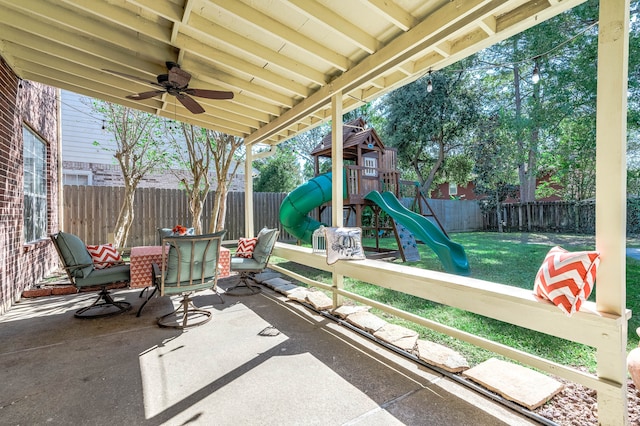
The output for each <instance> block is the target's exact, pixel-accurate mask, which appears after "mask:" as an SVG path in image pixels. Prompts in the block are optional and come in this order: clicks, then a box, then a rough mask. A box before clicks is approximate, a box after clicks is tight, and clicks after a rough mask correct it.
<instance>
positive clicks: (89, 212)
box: [63, 185, 293, 247]
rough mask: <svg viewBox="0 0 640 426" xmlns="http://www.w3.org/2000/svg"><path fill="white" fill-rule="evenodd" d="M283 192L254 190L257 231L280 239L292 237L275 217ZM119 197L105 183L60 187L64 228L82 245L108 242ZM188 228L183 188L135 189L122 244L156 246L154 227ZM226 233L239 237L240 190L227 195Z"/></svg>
mask: <svg viewBox="0 0 640 426" xmlns="http://www.w3.org/2000/svg"><path fill="white" fill-rule="evenodd" d="M286 195H287V194H285V193H255V194H254V198H253V205H254V218H253V220H254V224H255V228H256V232H257V231H258V230H259V229H260V228H261V227H263V226H268V227H270V228H273V227H277V228H278V229H280V240H282V241H286V240H291V239H293V237H292V236H291V235H289V234H288V233H287V232H285V231H284V229H282V225H280V220H279V217H278V214H279V211H280V204H281V203H282V200H283V199H284V197H286ZM123 198H124V188H119V187H107V186H76V185H65V187H64V211H63V214H64V231H66V232H70V233H73V234H76V235H78V236H79V237H80V238H81V239H82V240H83V241H85V242H86V243H87V244H99V243H105V242H107V241H110V234H112V233H113V229H114V227H115V224H116V220H117V219H118V214H119V211H120V206H122V200H123ZM213 199H214V194H213V193H210V194H209V196H208V197H207V200H206V202H205V205H204V209H203V214H202V222H203V227H202V229H203V230H205V231H206V230H207V229H209V223H210V217H211V211H212V209H213ZM178 224H180V225H184V226H187V227H189V226H191V213H190V212H189V204H188V198H187V195H186V192H185V191H184V190H181V189H158V188H138V189H137V190H136V194H135V199H134V220H133V224H132V225H131V230H130V232H129V239H128V240H127V243H126V246H128V247H134V246H143V245H156V244H158V243H159V242H160V240H159V237H158V232H157V228H173V227H174V226H175V225H178ZM225 229H226V230H227V233H226V235H225V240H236V239H238V238H240V237H243V236H244V192H229V194H228V195H227V216H226V221H225Z"/></svg>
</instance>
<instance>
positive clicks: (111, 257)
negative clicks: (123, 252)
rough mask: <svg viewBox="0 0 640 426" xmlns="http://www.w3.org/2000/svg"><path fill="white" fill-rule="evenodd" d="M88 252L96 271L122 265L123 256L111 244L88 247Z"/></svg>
mask: <svg viewBox="0 0 640 426" xmlns="http://www.w3.org/2000/svg"><path fill="white" fill-rule="evenodd" d="M87 251H88V252H89V254H90V255H91V259H93V266H94V268H96V269H104V268H109V267H111V266H114V265H118V264H120V263H122V256H120V253H118V250H116V248H115V247H114V246H113V245H111V244H101V245H87Z"/></svg>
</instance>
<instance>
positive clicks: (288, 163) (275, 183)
mask: <svg viewBox="0 0 640 426" xmlns="http://www.w3.org/2000/svg"><path fill="white" fill-rule="evenodd" d="M255 167H256V168H257V169H258V171H259V172H260V176H259V177H258V178H257V179H256V181H255V184H254V190H255V191H256V192H291V191H292V190H293V189H295V187H296V186H298V185H300V183H301V179H300V167H299V165H298V159H297V156H296V154H295V152H294V151H293V150H292V148H291V144H289V143H288V142H284V143H282V144H280V145H279V146H278V150H277V152H276V153H275V154H274V155H273V156H271V157H267V158H265V159H263V160H260V161H257V162H256V163H255Z"/></svg>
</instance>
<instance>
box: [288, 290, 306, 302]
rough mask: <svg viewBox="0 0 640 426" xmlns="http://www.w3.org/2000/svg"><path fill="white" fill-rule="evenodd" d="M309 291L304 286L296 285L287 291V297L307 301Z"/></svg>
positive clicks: (297, 300)
mask: <svg viewBox="0 0 640 426" xmlns="http://www.w3.org/2000/svg"><path fill="white" fill-rule="evenodd" d="M309 293H311V292H310V291H309V289H308V288H306V287H298V288H296V289H293V290H291V291H290V292H288V293H287V297H288V298H289V299H291V300H295V301H296V302H304V303H306V302H307V295H308V294H309Z"/></svg>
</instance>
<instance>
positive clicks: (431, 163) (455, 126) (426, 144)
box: [383, 62, 478, 193]
mask: <svg viewBox="0 0 640 426" xmlns="http://www.w3.org/2000/svg"><path fill="white" fill-rule="evenodd" d="M460 64H461V65H464V62H462V63H460ZM467 77H468V76H467V75H466V74H465V72H464V71H463V70H454V71H446V70H441V71H438V72H437V73H434V74H431V75H429V76H425V77H423V78H421V79H418V80H417V81H416V82H414V83H412V84H409V85H407V86H404V87H401V88H399V89H397V90H395V91H393V92H391V93H390V94H389V95H387V96H386V97H385V98H384V105H385V111H386V114H385V118H386V125H385V127H384V131H383V140H384V141H385V142H386V143H387V144H388V145H390V146H394V147H397V148H398V159H399V162H400V166H401V167H403V168H407V169H411V170H412V171H413V172H415V174H416V176H417V178H418V180H419V182H420V185H421V189H422V191H423V192H425V193H429V190H430V189H431V187H432V185H433V184H434V182H436V180H437V178H438V177H439V176H441V175H442V173H443V167H444V165H445V160H446V159H447V157H448V156H450V155H452V154H461V153H462V152H463V146H464V144H465V142H467V141H468V140H470V136H471V132H472V130H473V128H474V127H475V121H476V120H477V116H478V114H477V109H476V105H477V99H478V96H477V95H476V94H475V93H473V91H472V89H471V86H470V85H468V84H466V78H467ZM428 80H431V82H432V89H433V90H432V91H431V92H430V93H429V92H428V91H427V81H428Z"/></svg>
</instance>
